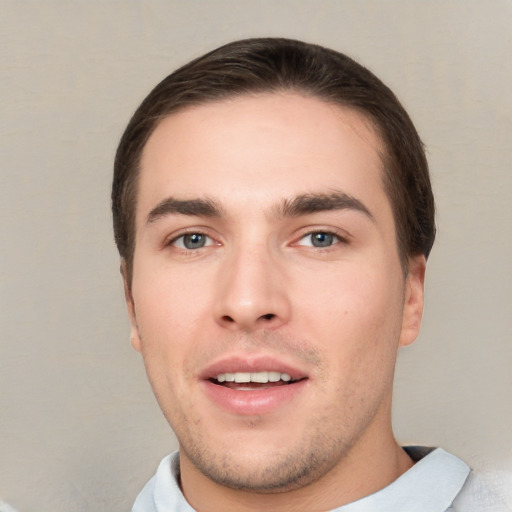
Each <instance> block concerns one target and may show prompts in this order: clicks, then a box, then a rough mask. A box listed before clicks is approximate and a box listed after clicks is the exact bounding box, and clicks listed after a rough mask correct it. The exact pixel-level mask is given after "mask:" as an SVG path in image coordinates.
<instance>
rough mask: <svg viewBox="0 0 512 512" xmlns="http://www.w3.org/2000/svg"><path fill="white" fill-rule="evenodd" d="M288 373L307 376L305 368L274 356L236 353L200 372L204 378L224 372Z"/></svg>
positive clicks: (301, 376)
mask: <svg viewBox="0 0 512 512" xmlns="http://www.w3.org/2000/svg"><path fill="white" fill-rule="evenodd" d="M264 371H269V372H280V373H287V374H288V375H289V376H290V377H291V378H292V379H293V380H300V379H304V378H307V377H308V375H307V373H306V372H304V371H303V370H301V369H299V368H297V367H296V366H294V365H293V364H289V363H285V362H283V361H281V360H279V359H277V358H275V357H273V356H266V355H243V356H241V355H234V356H228V357H223V358H222V359H220V360H218V361H215V362H213V363H212V364H210V365H209V366H207V367H206V368H205V369H204V370H203V371H202V372H201V373H200V374H199V378H200V379H202V380H210V379H215V378H217V376H218V375H220V374H222V373H237V372H241V373H246V372H247V373H253V372H254V373H256V372H264Z"/></svg>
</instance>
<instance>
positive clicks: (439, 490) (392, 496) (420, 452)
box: [132, 447, 506, 512]
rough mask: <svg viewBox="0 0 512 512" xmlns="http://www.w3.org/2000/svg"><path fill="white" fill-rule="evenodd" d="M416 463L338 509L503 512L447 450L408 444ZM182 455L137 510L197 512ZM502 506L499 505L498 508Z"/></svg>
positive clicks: (172, 458)
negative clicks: (185, 485) (186, 490)
mask: <svg viewBox="0 0 512 512" xmlns="http://www.w3.org/2000/svg"><path fill="white" fill-rule="evenodd" d="M405 450H406V451H407V452H408V453H409V455H410V456H411V458H412V459H413V460H415V461H417V462H416V464H415V465H414V466H413V467H412V468H411V469H409V471H407V472H406V473H404V474H403V475H402V476H400V477H399V478H398V479H397V480H395V481H394V482H393V483H391V484H390V485H388V486H387V487H385V488H384V489H381V490H380V491H378V492H376V493H374V494H371V495H370V496H366V497H365V498H362V499H360V500H357V501H355V502H353V503H349V504H347V505H343V506H341V507H338V508H336V509H334V510H333V511H332V512H372V511H375V512H484V511H485V512H487V511H489V512H491V511H492V512H502V511H506V509H505V508H499V505H498V504H497V503H495V502H491V501H492V498H491V497H490V496H487V495H486V493H485V492H484V493H482V492H480V493H479V494H478V493H477V492H476V491H478V489H479V486H478V485H475V481H474V479H473V477H470V478H468V476H469V475H470V472H471V470H470V469H469V467H468V466H467V465H466V464H465V463H464V462H463V461H462V460H460V459H459V458H457V457H455V456H454V455H451V454H450V453H447V452H445V451H444V450H442V449H441V448H436V449H430V448H423V447H408V448H405ZM178 475H179V454H178V452H174V453H172V454H171V455H169V456H167V457H165V458H164V459H163V460H162V462H161V463H160V465H159V466H158V470H157V472H156V474H155V476H153V478H152V479H151V480H150V481H149V482H148V483H147V484H146V486H145V487H144V489H143V490H142V491H141V493H140V494H139V495H138V496H137V499H136V500H135V503H134V505H133V508H132V512H194V509H193V508H192V507H191V506H190V505H189V504H188V502H187V501H186V499H185V497H184V496H183V494H182V492H181V490H180V488H179V485H178ZM497 507H498V508H497Z"/></svg>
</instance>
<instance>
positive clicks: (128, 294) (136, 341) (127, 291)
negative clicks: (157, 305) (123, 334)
mask: <svg viewBox="0 0 512 512" xmlns="http://www.w3.org/2000/svg"><path fill="white" fill-rule="evenodd" d="M121 275H122V276H123V285H124V298H125V301H126V309H127V310H128V317H129V319H130V341H131V344H132V347H133V348H134V349H135V350H136V351H137V352H141V351H142V346H141V341H140V336H139V328H138V325H137V318H136V316H135V303H134V301H133V295H132V290H131V283H130V282H129V279H128V272H127V268H126V261H125V260H124V259H123V260H121Z"/></svg>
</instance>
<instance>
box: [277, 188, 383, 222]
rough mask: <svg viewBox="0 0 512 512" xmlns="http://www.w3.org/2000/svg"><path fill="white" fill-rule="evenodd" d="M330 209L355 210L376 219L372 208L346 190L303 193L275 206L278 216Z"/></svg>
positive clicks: (294, 215)
mask: <svg viewBox="0 0 512 512" xmlns="http://www.w3.org/2000/svg"><path fill="white" fill-rule="evenodd" d="M329 210H355V211H357V212H360V213H363V214H364V215H366V216H367V217H368V218H369V219H371V220H372V221H374V220H375V219H374V217H373V215H372V213H371V212H370V210H369V209H368V208H367V207H366V206H365V205H364V204H363V203H362V202H361V201H360V200H359V199H357V198H355V197H353V196H351V195H349V194H346V193H345V192H338V191H333V192H330V193H312V194H302V195H299V196H297V197H294V198H293V199H285V200H284V201H283V202H282V203H281V204H279V205H277V206H276V207H275V208H274V214H275V215H276V216H277V217H278V218H284V217H299V216H301V215H307V214H311V213H319V212H323V211H329Z"/></svg>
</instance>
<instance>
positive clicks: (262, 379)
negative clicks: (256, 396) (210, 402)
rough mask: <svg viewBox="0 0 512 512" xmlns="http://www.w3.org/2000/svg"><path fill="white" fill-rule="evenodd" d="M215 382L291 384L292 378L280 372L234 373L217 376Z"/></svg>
mask: <svg viewBox="0 0 512 512" xmlns="http://www.w3.org/2000/svg"><path fill="white" fill-rule="evenodd" d="M215 380H217V382H219V383H223V382H236V383H247V382H253V383H258V384H267V383H269V382H271V383H275V382H280V381H282V382H286V383H287V382H291V381H292V378H291V376H290V375H288V374H287V373H281V372H266V371H263V372H236V373H220V374H219V375H217V377H216V379H215Z"/></svg>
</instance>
